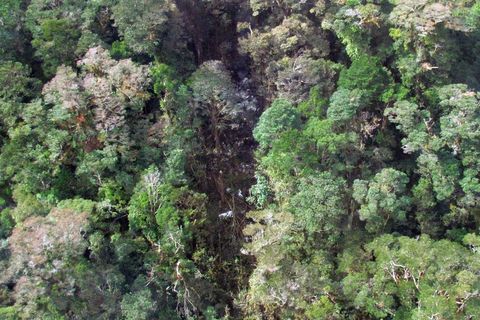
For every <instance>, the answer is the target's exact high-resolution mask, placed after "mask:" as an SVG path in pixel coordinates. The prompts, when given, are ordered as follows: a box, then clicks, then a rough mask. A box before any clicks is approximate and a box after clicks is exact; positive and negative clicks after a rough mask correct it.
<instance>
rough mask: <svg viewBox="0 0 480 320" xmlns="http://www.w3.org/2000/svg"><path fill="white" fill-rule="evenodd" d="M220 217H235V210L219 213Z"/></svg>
mask: <svg viewBox="0 0 480 320" xmlns="http://www.w3.org/2000/svg"><path fill="white" fill-rule="evenodd" d="M218 217H219V218H220V219H227V218H232V217H233V211H231V210H230V211H227V212H224V213H221V214H219V215H218Z"/></svg>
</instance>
